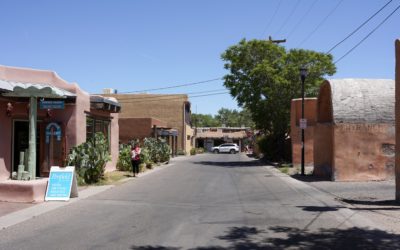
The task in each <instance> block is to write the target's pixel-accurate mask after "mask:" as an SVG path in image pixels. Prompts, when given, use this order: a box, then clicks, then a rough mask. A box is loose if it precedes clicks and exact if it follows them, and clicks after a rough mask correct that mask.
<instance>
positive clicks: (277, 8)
mask: <svg viewBox="0 0 400 250" xmlns="http://www.w3.org/2000/svg"><path fill="white" fill-rule="evenodd" d="M281 4H282V0H279V2H278V6H277V7H276V9H275V12H274V14H273V15H272V17H271V19H270V20H269V22H268V24H267V26H266V27H265V29H264V31H263V32H262V33H261V37H264V36H265V32H266V31H267V30H268V29H269V26H271V23H272V21H273V20H274V19H275V16H276V14H277V13H278V11H279V8H280V7H281Z"/></svg>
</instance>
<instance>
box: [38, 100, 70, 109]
mask: <svg viewBox="0 0 400 250" xmlns="http://www.w3.org/2000/svg"><path fill="white" fill-rule="evenodd" d="M39 107H40V109H64V101H42V100H41V101H40V102H39Z"/></svg>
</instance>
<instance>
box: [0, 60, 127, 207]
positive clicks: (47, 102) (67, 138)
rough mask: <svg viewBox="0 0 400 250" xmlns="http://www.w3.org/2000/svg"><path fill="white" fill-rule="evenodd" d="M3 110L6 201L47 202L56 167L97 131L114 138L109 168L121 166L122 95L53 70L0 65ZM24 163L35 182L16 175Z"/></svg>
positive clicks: (1, 162)
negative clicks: (101, 92) (88, 87)
mask: <svg viewBox="0 0 400 250" xmlns="http://www.w3.org/2000/svg"><path fill="white" fill-rule="evenodd" d="M0 110H1V111H0V138H1V140H0V200H3V201H4V200H6V201H24V202H31V201H42V200H43V199H44V192H45V189H46V184H47V178H46V177H48V175H49V171H50V167H51V166H61V167H62V166H64V164H65V159H66V156H67V154H68V153H69V151H70V149H71V148H72V147H74V146H76V145H78V144H81V143H83V142H85V141H86V140H87V138H89V137H91V136H93V135H94V133H96V132H103V133H104V134H105V135H106V137H107V138H108V139H109V143H110V153H111V158H112V160H111V161H110V162H108V163H107V165H106V171H111V170H114V169H115V166H116V163H117V160H118V112H119V110H120V106H119V104H118V102H116V100H112V99H110V98H104V97H102V96H89V94H88V93H86V92H84V91H83V90H81V89H80V88H79V86H78V85H77V84H75V83H68V82H66V81H65V80H63V79H61V78H60V77H59V76H58V75H57V74H56V73H55V72H52V71H45V70H34V69H26V68H15V67H7V66H0ZM21 163H22V164H21ZM19 165H23V166H22V167H23V168H22V169H21V170H22V171H27V173H28V175H29V176H26V177H27V178H30V179H31V180H30V181H21V180H10V179H11V177H12V173H13V172H21V171H18V170H19ZM43 187H44V189H43Z"/></svg>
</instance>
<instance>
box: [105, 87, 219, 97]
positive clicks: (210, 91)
mask: <svg viewBox="0 0 400 250" xmlns="http://www.w3.org/2000/svg"><path fill="white" fill-rule="evenodd" d="M224 90H225V91H226V89H213V90H204V91H196V92H188V93H175V94H133V95H134V96H123V95H127V94H122V95H119V96H118V98H117V97H115V96H112V97H115V98H117V99H118V100H132V99H135V100H137V99H148V98H158V97H160V96H161V97H162V96H166V95H189V94H202V93H212V92H217V91H224ZM117 95H118V94H117ZM136 95H139V96H136ZM143 95H147V96H143ZM155 95H157V96H158V97H157V96H155Z"/></svg>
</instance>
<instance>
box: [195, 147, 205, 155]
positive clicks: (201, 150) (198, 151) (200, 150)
mask: <svg viewBox="0 0 400 250" xmlns="http://www.w3.org/2000/svg"><path fill="white" fill-rule="evenodd" d="M196 153H198V154H203V153H204V148H197V149H196Z"/></svg>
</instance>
